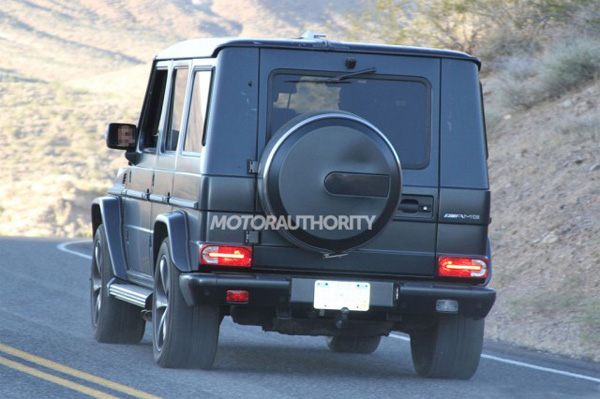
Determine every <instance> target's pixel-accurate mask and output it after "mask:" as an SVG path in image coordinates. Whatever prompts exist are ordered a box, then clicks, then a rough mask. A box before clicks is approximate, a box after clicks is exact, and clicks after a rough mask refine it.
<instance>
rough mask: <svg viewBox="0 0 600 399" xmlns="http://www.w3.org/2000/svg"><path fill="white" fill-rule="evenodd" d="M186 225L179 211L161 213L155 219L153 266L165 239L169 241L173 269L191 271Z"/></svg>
mask: <svg viewBox="0 0 600 399" xmlns="http://www.w3.org/2000/svg"><path fill="white" fill-rule="evenodd" d="M187 225H188V222H187V216H186V214H185V213H184V212H181V211H175V212H170V213H163V214H160V215H158V216H157V217H156V220H155V221H154V233H153V237H152V244H153V246H152V253H153V255H154V264H156V257H157V256H158V251H159V249H160V244H161V243H162V241H163V240H164V239H165V238H166V239H168V240H169V246H170V247H171V261H172V262H173V264H174V265H175V267H176V268H177V269H178V270H179V271H181V272H189V271H192V268H191V266H190V265H191V262H190V256H189V252H188V241H189V238H188V226H187Z"/></svg>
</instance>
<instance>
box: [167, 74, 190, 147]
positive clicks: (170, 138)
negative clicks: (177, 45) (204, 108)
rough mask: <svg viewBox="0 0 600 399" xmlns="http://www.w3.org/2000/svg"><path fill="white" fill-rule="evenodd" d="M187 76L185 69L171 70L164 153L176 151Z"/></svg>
mask: <svg viewBox="0 0 600 399" xmlns="http://www.w3.org/2000/svg"><path fill="white" fill-rule="evenodd" d="M188 76H189V75H188V69H187V68H177V69H174V70H173V89H172V90H171V109H170V110H169V115H170V120H169V127H168V128H167V131H166V134H165V151H175V150H176V149H177V141H178V140H179V133H180V131H181V119H182V116H183V103H184V102H185V89H186V86H187V81H188Z"/></svg>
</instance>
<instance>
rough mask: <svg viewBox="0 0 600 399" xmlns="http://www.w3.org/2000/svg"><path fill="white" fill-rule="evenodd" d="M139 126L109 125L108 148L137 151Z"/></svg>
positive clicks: (107, 131) (107, 133) (107, 132)
mask: <svg viewBox="0 0 600 399" xmlns="http://www.w3.org/2000/svg"><path fill="white" fill-rule="evenodd" d="M137 135H138V130H137V126H135V125H130V124H127V123H109V124H108V128H107V130H106V146H107V147H108V148H112V149H115V150H127V151H135V143H136V141H137Z"/></svg>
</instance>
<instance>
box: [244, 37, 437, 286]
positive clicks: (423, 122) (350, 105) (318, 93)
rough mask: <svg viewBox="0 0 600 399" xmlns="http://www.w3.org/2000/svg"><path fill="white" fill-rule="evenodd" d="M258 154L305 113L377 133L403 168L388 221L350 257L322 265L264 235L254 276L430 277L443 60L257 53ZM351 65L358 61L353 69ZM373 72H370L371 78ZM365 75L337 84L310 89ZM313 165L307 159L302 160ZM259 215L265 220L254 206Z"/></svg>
mask: <svg viewBox="0 0 600 399" xmlns="http://www.w3.org/2000/svg"><path fill="white" fill-rule="evenodd" d="M260 59H261V76H260V79H261V81H260V87H261V88H263V89H261V92H260V100H259V101H260V107H259V109H260V110H261V113H260V114H259V143H258V144H259V145H258V148H259V154H257V156H258V159H259V158H260V156H261V151H262V149H264V148H265V146H266V144H267V143H268V141H269V139H270V138H271V137H272V136H273V135H274V134H276V132H277V130H278V129H279V128H280V127H281V126H282V125H284V124H285V123H286V122H288V121H289V120H290V119H292V118H294V117H295V116H297V115H300V114H303V113H305V112H310V111H317V110H324V109H332V110H343V111H347V112H352V113H354V114H356V115H358V116H360V117H362V118H364V119H366V120H368V121H369V122H371V123H372V124H374V125H375V126H376V127H378V128H379V129H380V130H381V131H382V132H383V133H384V134H385V135H386V137H387V138H388V140H389V141H390V142H391V143H392V144H393V146H394V148H395V150H396V152H397V154H398V155H399V158H400V161H401V164H402V168H403V170H402V174H403V191H402V199H401V204H400V206H399V209H398V210H397V212H396V215H395V216H394V218H393V220H392V221H391V222H390V223H389V224H388V225H387V227H386V228H385V229H384V230H383V231H382V232H381V233H380V234H379V235H378V236H377V237H376V238H375V239H374V240H372V241H371V242H369V243H368V244H366V245H365V246H363V247H361V248H360V249H358V250H354V251H351V252H350V253H349V254H348V255H346V256H343V257H340V258H333V259H324V258H323V256H322V255H321V254H319V253H313V252H308V251H305V250H302V249H300V248H298V247H296V246H294V245H292V244H291V243H290V242H288V241H287V240H285V239H284V238H283V237H282V236H281V235H280V234H279V233H278V232H276V231H263V232H262V233H261V239H260V243H259V244H257V245H255V249H254V269H257V270H260V269H264V270H286V271H291V270H295V271H311V272H313V271H324V272H329V273H356V274H362V273H367V274H382V275H407V276H410V275H414V276H432V275H433V274H434V270H435V269H434V266H435V249H436V235H437V223H436V222H437V213H436V209H437V206H438V182H439V172H438V171H439V101H440V89H439V88H440V60H439V59H434V58H420V57H406V56H389V55H373V54H344V53H335V52H327V53H326V52H317V51H310V52H309V51H294V50H275V49H262V50H261V57H260ZM349 59H353V60H355V61H356V66H355V67H354V68H352V69H349V68H348V67H346V65H348V64H349V63H348V62H347V61H348V60H349ZM373 69H374V71H373ZM359 71H367V72H366V73H365V74H362V75H357V76H356V77H351V78H344V79H342V80H340V81H339V82H331V83H327V84H323V83H316V84H315V83H311V81H312V82H314V81H319V80H322V79H323V78H327V77H330V78H331V77H339V76H342V75H344V74H349V73H353V72H359ZM307 161H308V162H310V159H308V160H307ZM256 213H257V215H261V214H264V211H263V209H262V207H261V204H260V201H257V207H256Z"/></svg>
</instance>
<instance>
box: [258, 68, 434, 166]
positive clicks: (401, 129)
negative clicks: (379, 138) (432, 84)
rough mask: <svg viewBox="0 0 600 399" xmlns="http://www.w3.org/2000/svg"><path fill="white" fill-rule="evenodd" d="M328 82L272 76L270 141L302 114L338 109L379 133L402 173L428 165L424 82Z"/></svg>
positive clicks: (317, 78)
mask: <svg viewBox="0 0 600 399" xmlns="http://www.w3.org/2000/svg"><path fill="white" fill-rule="evenodd" d="M328 77H331V76H323V75H320V76H319V75H312V74H311V75H308V74H295V73H294V74H292V73H278V74H275V75H272V77H271V82H270V91H269V93H270V100H269V105H270V107H269V116H268V118H269V125H268V130H269V136H271V135H272V134H274V133H275V132H276V131H277V130H278V129H279V128H280V127H281V126H282V125H283V124H284V123H286V122H287V121H289V120H290V119H292V118H294V117H295V116H298V115H301V114H303V113H305V112H309V111H318V110H342V111H347V112H351V113H353V114H356V115H358V116H360V117H362V118H364V119H366V120H368V121H369V122H371V123H372V124H373V125H375V126H376V127H377V128H379V130H381V131H382V132H383V133H384V134H385V135H386V137H387V138H388V140H389V141H390V142H391V143H392V145H393V146H394V148H395V149H396V152H397V153H398V156H399V157H400V161H401V162H402V166H403V167H404V168H408V169H421V168H425V167H426V166H427V165H428V164H429V157H430V140H431V127H430V120H431V115H430V114H431V111H430V100H429V99H430V90H429V86H428V84H427V82H426V81H424V80H420V79H409V78H403V79H398V78H385V77H377V78H375V77H370V76H369V77H368V78H363V77H362V76H361V77H357V78H349V79H343V80H338V81H335V82H325V81H324V80H325V79H327V78H328Z"/></svg>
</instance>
